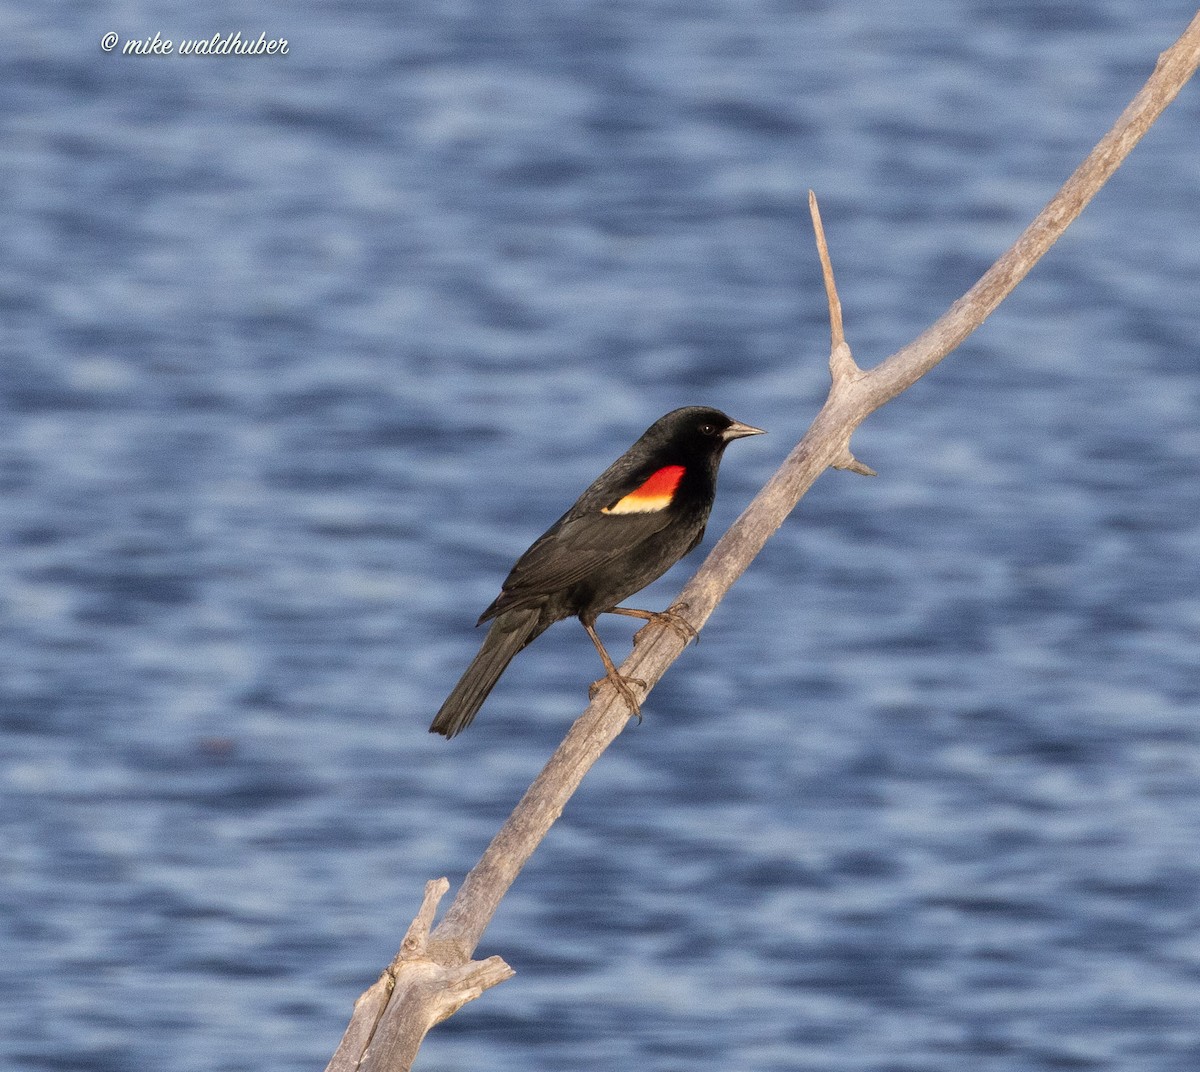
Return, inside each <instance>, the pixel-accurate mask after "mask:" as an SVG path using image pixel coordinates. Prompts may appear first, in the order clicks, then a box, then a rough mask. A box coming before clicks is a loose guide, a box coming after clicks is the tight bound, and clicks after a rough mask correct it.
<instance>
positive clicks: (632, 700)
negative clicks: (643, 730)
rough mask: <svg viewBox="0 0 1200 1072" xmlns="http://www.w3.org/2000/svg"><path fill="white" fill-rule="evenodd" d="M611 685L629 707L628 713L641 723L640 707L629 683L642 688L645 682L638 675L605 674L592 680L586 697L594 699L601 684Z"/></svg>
mask: <svg viewBox="0 0 1200 1072" xmlns="http://www.w3.org/2000/svg"><path fill="white" fill-rule="evenodd" d="M606 684H609V685H612V687H613V688H614V689H616V690H617V692H618V693H619V694H620V696H621V699H622V700H624V701H625V706H626V707H628V708H629V713H630V714H631V715H632V716H633V717H634V718H636V719H637V720H638V725H639V726H640V725H641V723H642V707H641V704H639V703H638V699H637V697H636V696H634V694H633V689H632V688H630V686H631V685H640V686H641V687H642V688H643V689H645V687H646V683H645V682H644V681H643V680H642V679H641V678H640V677H621V675H620V674H613V675H609V674H605V675H604V677H602V678H600V679H599V680H598V681H593V682H592V683H591V685H590V686H589V687H588V699H589V700H594V699H595V698H596V693H598V692H599V691H600V689H601V687H602V686H603V685H606Z"/></svg>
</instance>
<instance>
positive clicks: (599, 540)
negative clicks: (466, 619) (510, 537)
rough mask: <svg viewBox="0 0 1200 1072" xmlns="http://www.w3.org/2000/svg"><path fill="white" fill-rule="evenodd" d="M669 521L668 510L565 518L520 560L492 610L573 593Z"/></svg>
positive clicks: (539, 539)
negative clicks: (534, 598)
mask: <svg viewBox="0 0 1200 1072" xmlns="http://www.w3.org/2000/svg"><path fill="white" fill-rule="evenodd" d="M671 520H672V517H671V514H670V512H669V511H667V510H658V511H655V512H653V513H643V514H611V515H610V514H601V513H590V512H589V513H587V514H582V515H575V516H573V517H572V516H571V515H567V516H566V517H564V518H563V519H562V520H561V521H559V522H558V523H557V524H555V525H553V526H552V527H551V528H550V529H549V530H547V532H546V533H545V534H544V535H543V536H541V537H539V538H538V540H537V541H536V542H535V543H534V544H533V546H532V547H530V548H529V550H528V551H526V552H525V553H524V554H523V555H522V556H521V557H520V559H519V560H518V561H517V564H516V565H515V566H513V568H512V572H511V573H510V574H509V575H508V579H507V580H506V581H505V582H504V590H503V592H502V593H501V595H500V598H499V599H498V600H497V601H496V604H494V605H493V607H494V608H495V609H496V610H499V609H500V608H501V607H504V608H508V607H512V606H517V605H519V604H520V603H522V602H523V601H524V599H525V598H527V597H529V596H540V595H544V594H546V593H548V592H558V591H561V590H562V589H564V588H569V587H570V586H571V585H573V584H576V583H578V582H579V581H582V580H585V579H586V578H587V577H588V576H589V575H591V574H592V573H594V572H595V571H596V570H598V569H601V568H603V567H604V566H605V565H606V564H607V563H609V562H611V561H612V560H613V559H615V558H618V557H619V556H621V555H624V554H628V553H629V552H630V551H631V550H632V549H634V548H636V547H637V546H638V545H640V544H641V543H642V542H643V541H645V540H648V539H649V538H650V537H652V536H654V535H655V533H657V532H660V531H661V530H662V529H664V528H666V526H667V525H669V524H670V523H671ZM491 609H493V608H489V610H491Z"/></svg>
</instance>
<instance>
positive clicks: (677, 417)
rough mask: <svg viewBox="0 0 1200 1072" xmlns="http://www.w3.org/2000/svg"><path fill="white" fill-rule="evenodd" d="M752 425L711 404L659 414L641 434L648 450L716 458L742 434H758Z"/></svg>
mask: <svg viewBox="0 0 1200 1072" xmlns="http://www.w3.org/2000/svg"><path fill="white" fill-rule="evenodd" d="M762 433H763V430H762V429H761V428H754V427H752V426H751V425H748V424H742V423H741V421H735V420H734V419H733V418H732V417H730V416H728V415H727V414H725V413H722V412H721V411H720V410H719V409H713V408H712V407H711V406H684V407H683V408H682V409H673V410H671V412H670V413H668V414H666V416H663V417H659V419H658V420H657V421H655V422H654V423H653V424H652V425H651V426H650V427H649V428H648V429H646V434H645V435H644V436H642V442H644V443H645V444H646V445H647V446H648V447H650V448H651V449H655V448H662V449H664V450H667V451H670V452H672V453H675V452H677V453H678V454H679V455H681V456H684V457H686V456H690V457H704V456H706V455H707V456H711V457H713V458H717V459H719V458H720V456H721V453H722V452H723V451H724V450H725V448H726V447H727V446H728V445H729V444H730V443H732V442H733V441H734V440H735V439H741V438H742V437H743V436H752V435H762Z"/></svg>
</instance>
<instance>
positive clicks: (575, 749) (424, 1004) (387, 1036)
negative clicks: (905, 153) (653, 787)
mask: <svg viewBox="0 0 1200 1072" xmlns="http://www.w3.org/2000/svg"><path fill="white" fill-rule="evenodd" d="M1198 65H1200V13H1198V14H1197V16H1196V18H1195V19H1193V20H1192V22H1191V24H1190V25H1189V26H1188V28H1187V30H1186V31H1185V32H1184V33H1183V35H1182V36H1181V37H1180V38H1179V40H1178V41H1176V42H1175V44H1174V45H1172V46H1171V47H1170V48H1169V49H1167V51H1166V52H1164V53H1163V54H1162V55H1161V56H1160V57H1159V59H1158V63H1157V65H1156V66H1155V69H1154V73H1153V74H1152V75H1151V77H1150V79H1149V81H1147V83H1146V85H1145V86H1144V87H1143V88H1142V90H1141V91H1140V92H1139V93H1138V94H1137V96H1136V97H1135V98H1134V99H1133V101H1132V102H1131V103H1130V105H1129V107H1128V108H1126V109H1125V111H1124V112H1123V113H1122V114H1121V116H1120V118H1119V119H1118V120H1117V122H1116V124H1115V125H1114V126H1113V128H1112V130H1110V131H1109V132H1108V134H1106V135H1105V136H1104V138H1103V139H1101V141H1100V142H1099V144H1098V145H1097V146H1096V148H1095V149H1093V150H1092V152H1091V153H1090V154H1089V155H1088V157H1087V159H1086V160H1084V162H1083V163H1082V164H1081V165H1080V166H1079V168H1078V169H1077V170H1076V171H1075V173H1074V174H1073V175H1072V176H1071V177H1070V178H1069V179H1068V180H1067V182H1066V183H1065V184H1064V185H1063V187H1062V188H1061V189H1060V190H1059V192H1058V193H1057V194H1056V195H1055V196H1054V198H1053V200H1051V201H1050V203H1049V204H1048V205H1047V206H1046V207H1045V208H1044V209H1043V210H1042V211H1041V212H1040V213H1039V214H1038V216H1037V218H1036V219H1034V221H1033V222H1032V223H1031V224H1030V225H1029V226H1028V227H1027V228H1026V229H1025V231H1024V233H1022V235H1021V236H1020V238H1018V239H1017V241H1016V243H1015V244H1014V245H1013V246H1012V248H1011V249H1009V251H1008V252H1007V253H1005V254H1004V256H1002V257H1001V258H1000V259H999V260H998V261H996V263H995V264H994V265H993V266H992V267H991V268H990V269H988V271H987V272H986V273H985V274H984V275H983V277H982V278H981V279H980V280H979V282H977V283H976V284H975V285H974V286H973V287H972V288H971V289H970V290H969V291H967V293H966V294H964V295H963V296H962V297H961V298H960V299H959V300H958V301H956V302H955V303H954V304H953V305H952V306H951V307H950V308H949V310H947V312H946V313H945V314H944V315H943V316H941V317H940V318H939V319H938V320H937V321H936V322H935V323H934V324H933V325H932V326H931V327H930V328H928V329H927V330H926V331H925V332H923V333H922V334H921V335H920V336H918V337H917V338H916V339H914V340H913V341H912V342H911V343H909V344H908V345H907V346H905V347H903V348H902V349H900V350H898V351H897V352H896V353H894V354H892V356H891V357H889V358H887V360H885V361H884V362H882V363H881V364H880V365H878V366H876V367H875V368H873V369H871V370H869V371H863V370H862V369H860V368H859V367H858V366H857V365H856V364H855V362H854V358H853V356H852V354H851V351H850V348H849V346H848V345H847V343H846V340H845V336H844V333H843V328H842V315H841V303H840V302H839V300H838V296H837V289H836V286H835V284H834V280H833V270H832V266H831V264H830V259H829V253H828V248H827V246H826V243H825V235H824V229H823V227H822V225H821V219H820V213H819V211H818V209H817V204H816V198H815V197H813V196H812V195H811V194H810V198H809V205H810V209H811V211H812V215H813V226H814V229H815V231H816V234H817V246H818V251H819V252H820V255H821V265H822V272H823V274H824V279H825V287H826V295H827V297H828V300H829V313H830V326H831V335H832V344H831V348H830V361H829V364H830V373H831V377H832V386H831V387H830V391H829V396H828V398H827V399H826V401H825V404H824V405H823V406H822V407H821V410H820V412H819V413H818V414H817V416H816V419H815V420H814V421H813V423H812V425H811V427H810V428H809V430H808V431H807V432H806V433H805V435H804V438H803V439H802V440H801V441H800V442H799V444H797V446H796V447H795V448H794V449H793V450H792V452H791V454H789V455H788V457H787V459H786V460H785V461H784V463H783V465H781V466H780V467H779V469H778V470H777V471H776V472H775V474H774V475H773V476H772V477H771V479H770V480H769V481H768V482H767V484H766V486H765V487H764V488H763V489H762V491H760V492H759V493H758V495H757V496H756V497H755V498H754V501H753V502H751V504H750V505H749V506H748V507H747V508H746V510H745V512H744V513H743V514H742V515H741V517H739V518H738V519H737V521H736V522H734V524H733V525H732V526H731V527H730V529H729V531H728V532H726V533H725V535H724V536H722V537H721V539H720V540H719V541H718V542H717V544H716V546H715V547H714V548H713V550H712V552H711V553H710V554H709V556H708V558H707V559H705V561H704V564H703V565H702V566H701V567H700V569H699V571H698V572H697V573H696V575H695V576H694V577H693V578H692V579H691V580H690V581H689V582H688V584H687V585H686V587H685V588H684V590H683V592H682V593H681V595H680V598H679V601H678V602H677V603H676V604H675V609H676V610H677V611H679V612H680V613H681V614H682V615H683V616H684V617H685V618H686V620H687V621H688V622H689V623H690V624H691V625H692V627H693V628H694V629H696V630H699V629H700V628H701V627H702V626H703V625H704V623H705V622H706V621H707V620H708V617H709V615H710V614H712V612H713V609H714V608H715V607H716V605H717V603H718V602H719V601H720V600H721V598H722V597H723V596H724V594H725V593H726V592H727V591H728V590H729V588H730V586H731V585H732V584H733V582H734V581H736V580H737V578H738V577H739V576H741V574H742V573H743V571H744V570H745V569H746V567H747V566H748V565H749V564H750V562H751V561H752V560H753V559H754V557H755V556H756V555H757V554H758V552H759V551H760V550H761V549H762V547H763V545H764V544H765V543H766V541H767V540H768V539H769V538H770V536H771V535H772V533H774V532H775V530H776V529H778V528H779V526H780V525H781V524H782V523H783V521H784V519H785V518H786V517H787V516H788V514H789V513H791V511H792V510H793V509H794V508H795V506H796V503H797V502H799V500H800V498H801V497H802V496H803V495H804V493H805V492H806V491H807V490H808V488H809V487H811V486H812V484H813V482H814V481H815V480H816V478H817V477H818V476H819V475H820V474H821V473H822V472H824V471H825V469H827V468H829V467H830V466H833V467H836V468H843V469H850V470H852V471H855V472H859V473H867V474H870V473H871V470H870V469H868V468H867V467H866V466H864V465H863V464H862V463H861V462H859V461H858V460H857V459H855V457H854V455H853V454H852V453H851V452H850V437H851V435H852V434H853V432H854V431H855V429H857V428H858V426H859V425H860V424H861V423H862V422H863V420H865V419H866V417H867V416H868V415H869V414H871V413H873V412H874V411H875V410H877V409H879V407H880V406H883V405H884V404H886V403H887V402H890V401H891V400H892V399H893V398H895V397H896V396H897V395H899V394H900V393H901V392H902V391H904V390H906V389H907V388H908V387H910V386H912V384H914V383H915V382H916V381H917V380H918V379H920V378H921V377H922V376H923V375H925V373H927V372H928V371H929V370H930V369H932V368H933V367H934V366H935V365H936V364H937V363H938V362H939V361H941V360H942V359H943V358H945V357H946V355H947V354H949V353H950V352H951V351H952V350H953V349H954V348H955V347H956V346H958V345H959V343H961V342H962V341H963V340H964V339H965V338H966V337H967V336H968V335H970V333H971V332H972V331H974V330H975V329H976V328H977V327H979V325H980V324H982V323H983V321H984V320H985V319H986V318H987V317H988V316H989V315H990V314H991V313H992V311H993V310H994V309H995V308H996V307H997V306H998V305H999V304H1000V302H1001V301H1003V300H1004V298H1005V297H1007V295H1008V294H1009V293H1010V292H1011V291H1012V289H1013V288H1014V287H1015V286H1016V285H1017V283H1019V282H1020V281H1021V280H1022V279H1023V278H1024V277H1025V275H1026V273H1028V271H1029V270H1030V268H1032V267H1033V265H1034V264H1036V263H1037V261H1038V260H1039V259H1040V258H1041V257H1042V255H1043V254H1045V252H1046V251H1047V250H1048V249H1049V248H1050V246H1051V245H1053V244H1054V242H1055V241H1056V240H1057V239H1058V238H1059V236H1060V235H1061V234H1062V233H1063V231H1065V230H1066V228H1067V226H1068V225H1069V224H1070V223H1071V222H1072V221H1073V220H1074V219H1075V217H1076V216H1078V215H1079V213H1080V212H1081V211H1082V210H1083V208H1084V206H1085V205H1086V204H1087V203H1088V202H1089V201H1090V200H1091V199H1092V197H1094V196H1095V194H1096V192H1097V191H1098V190H1099V189H1100V188H1101V187H1102V186H1103V185H1104V183H1105V182H1106V181H1107V180H1108V178H1109V176H1110V175H1112V173H1113V172H1114V171H1115V170H1116V169H1117V167H1118V166H1119V165H1120V163H1121V162H1122V161H1123V160H1124V159H1125V157H1126V156H1127V155H1128V154H1129V152H1130V150H1132V148H1133V147H1134V145H1136V144H1137V142H1138V141H1139V139H1140V138H1141V137H1142V135H1143V134H1145V132H1146V131H1147V130H1148V129H1149V128H1150V126H1151V125H1152V124H1153V123H1154V121H1155V120H1156V119H1157V118H1158V116H1159V115H1160V114H1161V113H1162V111H1163V109H1164V108H1166V106H1167V105H1168V104H1169V103H1170V102H1171V101H1172V100H1173V99H1174V98H1175V96H1176V95H1177V94H1178V92H1179V91H1180V89H1181V88H1182V87H1183V86H1184V84H1185V83H1186V82H1187V81H1188V79H1190V78H1191V76H1192V74H1193V73H1194V72H1195V70H1196V67H1197V66H1198ZM684 646H685V642H684V641H683V639H682V638H681V637H680V635H679V634H678V633H677V632H675V631H674V630H672V629H670V628H668V627H666V626H664V625H662V624H659V623H652V624H650V625H648V626H646V627H645V628H644V629H642V630H641V631H640V632H639V633H638V634H637V635H636V636H635V638H634V647H633V652H632V653H631V654H630V656H629V658H628V659H626V660H625V662H624V664H623V665H622V667H621V671H620V672H621V674H622V675H623V676H626V677H632V678H638V679H641V680H642V681H644V682H646V690H645V691H646V692H649V691H650V689H652V688H653V687H654V685H655V684H656V683H657V682H658V680H659V679H660V678H661V677H662V675H663V673H664V672H665V671H666V669H667V667H668V666H670V664H671V663H673V662H674V661H675V660H676V659H677V658H678V657H679V655H680V654H681V653H682V651H683V648H684ZM628 717H629V716H628V711H627V709H626V707H625V704H624V703H623V702H622V701H621V699H620V698H619V697H617V696H616V695H615V694H614V692H613V690H612V689H611V688H603V689H601V690H600V692H599V693H598V694H597V696H596V698H595V700H593V702H592V703H591V704H589V705H588V707H587V709H586V710H585V711H584V712H583V714H582V715H581V716H580V717H579V719H578V720H577V721H576V722H575V724H574V725H573V726H572V727H571V729H570V730H569V731H568V733H567V736H566V738H565V739H564V741H563V743H562V744H561V745H560V746H559V748H558V749H557V751H555V753H554V755H553V756H551V758H550V761H549V762H548V763H547V764H546V766H545V768H544V769H543V770H542V772H541V773H540V774H539V775H538V776H537V778H536V779H535V780H534V782H533V784H532V785H531V786H530V787H529V789H528V790H527V791H526V793H525V795H524V796H523V797H522V798H521V801H520V803H519V804H518V805H517V807H516V809H515V810H514V811H513V813H512V815H511V816H509V818H508V820H507V821H506V822H505V823H504V825H503V826H502V827H501V828H500V831H499V832H498V833H497V835H496V837H495V838H494V839H493V841H492V843H491V844H490V845H489V846H488V848H487V850H486V851H485V852H484V854H483V856H482V858H481V859H480V861H479V863H478V864H476V865H475V867H474V868H472V870H471V872H470V873H469V874H468V875H467V877H466V879H465V881H464V882H463V885H462V888H461V889H460V890H459V891H458V894H457V896H456V897H455V898H454V902H453V903H452V904H451V906H450V908H449V910H448V911H447V912H446V915H445V918H444V919H443V920H442V922H441V923H440V924H439V925H438V926H437V928H436V929H434V930H433V931H432V932H431V931H430V925H431V923H432V921H433V916H434V913H435V911H436V907H437V903H438V901H439V899H440V898H441V897H442V895H443V894H444V893H445V892H446V890H447V889H448V888H449V884H448V883H447V882H446V880H445V879H439V880H438V881H437V882H431V883H429V884H428V886H427V887H426V893H425V901H424V903H423V905H422V907H421V911H420V913H419V914H418V916H417V918H416V920H414V922H413V925H412V927H410V929H409V933H408V935H407V936H406V937H405V939H404V943H403V945H402V946H401V949H400V952H399V953H398V954H397V956H396V959H395V960H393V962H392V963H391V964H390V965H389V966H388V969H387V970H386V971H385V972H384V974H383V976H382V977H381V978H380V979H379V981H378V982H376V983H375V984H374V986H372V987H371V988H370V989H368V990H367V991H366V992H365V993H364V994H363V995H362V996H361V997H360V998H359V1000H358V1002H357V1003H356V1004H355V1007H354V1016H353V1019H352V1020H351V1022H350V1026H349V1027H348V1028H347V1030H346V1033H345V1035H344V1037H343V1039H342V1042H341V1045H340V1046H339V1047H338V1050H337V1053H335V1054H334V1057H333V1060H332V1061H331V1062H330V1064H329V1066H328V1069H327V1072H350V1070H352V1069H359V1070H370V1072H406V1070H407V1069H409V1068H410V1066H411V1064H412V1061H413V1059H414V1057H415V1056H416V1052H417V1049H418V1047H419V1046H420V1044H421V1040H422V1039H423V1038H424V1036H425V1034H426V1032H428V1030H429V1029H430V1028H431V1027H432V1026H433V1025H434V1024H436V1023H438V1022H440V1021H441V1020H444V1019H445V1018H446V1017H447V1016H450V1015H452V1014H453V1013H454V1012H456V1011H457V1010H458V1009H459V1008H461V1007H462V1005H464V1004H465V1003H466V1002H468V1001H470V1000H472V999H473V998H475V997H478V996H479V995H480V994H481V993H482V992H483V991H484V990H486V989H487V988H488V987H491V986H494V985H496V983H498V982H502V981H503V980H504V979H507V978H509V977H510V976H511V975H512V974H513V973H512V970H511V969H510V968H509V967H508V966H507V965H506V964H505V963H504V962H503V961H502V960H501V959H500V958H499V957H492V958H490V959H488V960H485V961H482V962H474V961H472V960H471V956H472V954H473V953H474V951H475V947H476V946H477V945H478V944H479V941H480V938H481V937H482V936H483V932H484V929H485V928H486V927H487V925H488V923H490V922H491V919H492V916H493V914H494V913H495V911H496V908H497V906H498V905H499V904H500V900H501V898H502V897H503V896H504V894H505V893H506V892H507V890H508V888H509V886H511V885H512V882H513V880H514V879H515V878H516V877H517V874H518V873H519V872H520V870H521V868H522V867H523V866H524V865H525V862H526V861H527V860H528V859H529V857H530V856H531V855H532V854H533V851H534V850H535V849H536V848H537V846H538V845H539V844H540V842H541V840H542V838H543V837H545V835H546V833H547V831H549V829H550V827H551V825H552V824H553V823H554V821H555V820H556V819H557V818H558V816H559V815H560V814H561V813H562V810H563V807H564V806H565V805H566V803H567V801H568V800H569V799H570V797H571V795H572V794H573V793H574V791H575V789H576V788H577V787H578V785H579V783H580V782H581V781H582V779H583V776H584V775H585V774H586V773H587V771H588V770H589V769H590V768H591V766H592V764H593V763H595V762H596V760H597V759H598V758H599V757H600V755H601V753H602V752H603V751H604V750H605V749H606V748H607V747H608V746H609V744H611V743H612V741H613V740H615V739H616V737H617V735H618V734H619V733H620V732H621V730H622V729H623V728H624V726H625V724H626V721H627V720H628Z"/></svg>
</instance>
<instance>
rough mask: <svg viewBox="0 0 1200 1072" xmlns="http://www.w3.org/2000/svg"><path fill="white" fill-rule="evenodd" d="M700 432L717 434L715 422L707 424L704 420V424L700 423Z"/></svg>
mask: <svg viewBox="0 0 1200 1072" xmlns="http://www.w3.org/2000/svg"><path fill="white" fill-rule="evenodd" d="M700 434H701V435H716V434H717V426H716V425H715V424H709V423H707V422H705V423H704V424H702V425H700Z"/></svg>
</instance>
